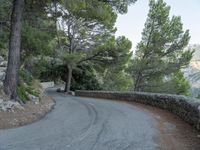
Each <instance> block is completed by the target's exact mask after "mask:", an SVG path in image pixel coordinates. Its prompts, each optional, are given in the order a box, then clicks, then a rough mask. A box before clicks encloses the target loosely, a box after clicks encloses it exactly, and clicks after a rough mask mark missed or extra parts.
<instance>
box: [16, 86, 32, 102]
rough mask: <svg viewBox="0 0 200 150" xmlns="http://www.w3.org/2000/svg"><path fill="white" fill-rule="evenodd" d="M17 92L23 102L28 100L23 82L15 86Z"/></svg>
mask: <svg viewBox="0 0 200 150" xmlns="http://www.w3.org/2000/svg"><path fill="white" fill-rule="evenodd" d="M17 94H18V96H19V97H20V99H21V101H22V102H23V103H26V102H27V101H28V100H29V97H28V94H27V93H26V87H25V86H24V84H19V85H18V86H17Z"/></svg>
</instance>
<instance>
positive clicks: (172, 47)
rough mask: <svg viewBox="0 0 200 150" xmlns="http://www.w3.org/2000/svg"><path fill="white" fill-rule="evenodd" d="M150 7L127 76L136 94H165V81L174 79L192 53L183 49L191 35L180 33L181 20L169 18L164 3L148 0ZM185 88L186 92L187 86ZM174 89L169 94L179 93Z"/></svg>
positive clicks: (176, 88)
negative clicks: (129, 76) (132, 82)
mask: <svg viewBox="0 0 200 150" xmlns="http://www.w3.org/2000/svg"><path fill="white" fill-rule="evenodd" d="M149 6H150V10H149V13H148V18H147V20H146V23H145V28H144V30H143V33H142V40H141V42H140V43H139V44H138V45H137V50H136V56H135V58H134V60H133V61H132V63H131V65H130V67H129V73H130V74H131V75H132V77H133V79H134V90H135V91H151V92H158V91H159V92H164V91H165V89H166V87H167V86H168V85H167V84H166V82H167V80H166V78H167V79H172V78H174V74H175V73H176V72H177V71H179V70H180V69H181V68H183V67H185V66H186V65H188V64H189V62H190V60H191V58H192V54H193V52H192V51H189V50H184V49H185V47H186V46H187V45H188V42H189V39H190V36H189V31H188V30H186V31H183V25H182V23H181V18H180V17H177V16H173V17H172V18H170V17H169V11H170V7H169V6H167V4H166V3H165V2H164V1H163V0H158V1H155V0H151V1H150V4H149ZM178 77H179V78H180V81H182V79H183V78H184V77H181V76H180V74H179V76H178V75H177V76H176V78H178ZM177 81H178V80H176V82H177ZM174 82H175V80H174ZM164 85H165V88H163V86H164ZM184 85H185V89H187V85H186V84H184ZM173 88H174V89H173ZM173 88H171V91H170V93H171V92H172V91H173V90H174V92H175V93H180V92H181V91H180V89H179V88H178V87H175V86H173ZM161 89H162V90H161ZM185 89H184V87H183V91H184V92H183V91H182V92H181V93H187V92H186V91H185Z"/></svg>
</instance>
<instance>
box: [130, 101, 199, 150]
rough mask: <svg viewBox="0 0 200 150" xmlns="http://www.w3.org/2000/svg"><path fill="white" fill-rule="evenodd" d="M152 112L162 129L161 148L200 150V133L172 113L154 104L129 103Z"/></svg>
mask: <svg viewBox="0 0 200 150" xmlns="http://www.w3.org/2000/svg"><path fill="white" fill-rule="evenodd" d="M129 104H131V105H134V106H137V107H139V108H140V109H142V110H144V111H146V112H148V113H150V114H151V115H152V117H153V118H155V119H156V121H157V128H158V129H159V131H160V137H159V139H157V140H158V143H160V146H159V149H160V150H200V133H199V132H197V130H195V129H194V128H193V127H192V126H191V125H189V124H187V123H186V122H184V121H183V120H181V119H180V118H179V117H177V116H175V115H173V114H172V113H170V112H168V111H166V110H162V109H159V108H155V107H152V106H148V105H144V104H138V103H132V102H131V103H129Z"/></svg>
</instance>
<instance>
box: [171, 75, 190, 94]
mask: <svg viewBox="0 0 200 150" xmlns="http://www.w3.org/2000/svg"><path fill="white" fill-rule="evenodd" d="M170 82H171V83H170V84H172V86H174V87H173V88H172V89H175V90H174V91H175V93H176V94H182V95H187V96H189V95H190V93H189V89H190V84H189V83H188V81H187V80H186V79H185V77H184V75H183V73H182V72H181V71H178V72H175V73H174V74H173V76H172V79H171V81H170ZM171 92H173V91H170V92H169V93H171Z"/></svg>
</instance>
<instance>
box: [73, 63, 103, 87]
mask: <svg viewBox="0 0 200 150" xmlns="http://www.w3.org/2000/svg"><path fill="white" fill-rule="evenodd" d="M72 76H73V78H72V86H71V90H101V89H102V88H101V85H100V83H99V81H98V78H97V76H96V75H95V70H94V69H93V68H92V67H91V65H88V64H83V65H81V66H78V67H77V69H75V70H74V71H73V74H72Z"/></svg>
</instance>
